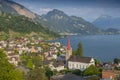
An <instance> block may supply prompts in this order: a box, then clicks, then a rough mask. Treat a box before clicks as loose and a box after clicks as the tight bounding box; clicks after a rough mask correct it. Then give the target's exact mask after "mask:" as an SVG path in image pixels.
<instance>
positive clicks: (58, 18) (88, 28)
mask: <svg viewBox="0 0 120 80" xmlns="http://www.w3.org/2000/svg"><path fill="white" fill-rule="evenodd" d="M0 11H3V12H7V13H10V14H13V15H21V16H25V17H27V18H29V19H31V20H32V21H33V22H36V21H37V22H39V23H40V24H41V25H42V26H43V27H45V28H48V29H50V30H51V31H54V32H56V33H60V34H65V33H77V34H85V35H89V34H104V33H106V32H105V31H104V30H103V29H104V27H106V26H102V25H104V24H103V23H104V22H105V21H106V20H107V19H105V20H104V18H98V19H96V21H94V22H93V23H90V22H88V21H86V20H84V19H83V18H81V17H76V16H68V15H67V14H66V13H64V12H63V11H60V10H58V9H54V10H52V11H50V12H48V13H47V14H45V15H42V16H40V15H37V14H36V13H33V12H32V11H30V10H29V9H27V8H25V7H24V6H22V5H20V4H18V3H16V2H13V1H10V0H0ZM108 19H110V18H108ZM115 20H116V21H117V22H119V19H115ZM115 20H111V19H110V21H111V24H112V23H113V22H112V21H115ZM100 21H102V22H100ZM108 21H109V20H108ZM117 22H116V23H114V24H115V25H116V24H117ZM105 23H106V22H105ZM13 24H14V23H13ZM93 24H94V25H93ZM108 24H109V23H108ZM99 25H100V26H99ZM117 25H118V24H117ZM107 27H108V26H107ZM109 27H110V26H109ZM114 27H115V26H114ZM117 27H119V25H118V26H117ZM16 28H17V27H16ZM35 28H37V27H35ZM110 28H112V27H110ZM39 29H40V28H39Z"/></svg>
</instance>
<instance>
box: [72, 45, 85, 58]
mask: <svg viewBox="0 0 120 80" xmlns="http://www.w3.org/2000/svg"><path fill="white" fill-rule="evenodd" d="M74 54H75V55H79V56H81V57H82V56H83V47H82V43H79V44H78V48H77V50H76V51H75V53H74Z"/></svg>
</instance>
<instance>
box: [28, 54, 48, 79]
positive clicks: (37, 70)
mask: <svg viewBox="0 0 120 80" xmlns="http://www.w3.org/2000/svg"><path fill="white" fill-rule="evenodd" d="M33 59H34V60H33V64H34V65H35V67H34V68H33V69H32V70H31V71H30V73H29V74H28V75H27V79H26V80H47V78H46V75H45V69H44V67H43V65H42V62H41V59H40V57H39V56H37V55H36V56H34V58H33Z"/></svg>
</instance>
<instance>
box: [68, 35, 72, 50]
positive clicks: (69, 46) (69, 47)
mask: <svg viewBox="0 0 120 80" xmlns="http://www.w3.org/2000/svg"><path fill="white" fill-rule="evenodd" d="M70 49H71V45H70V36H68V45H67V50H70Z"/></svg>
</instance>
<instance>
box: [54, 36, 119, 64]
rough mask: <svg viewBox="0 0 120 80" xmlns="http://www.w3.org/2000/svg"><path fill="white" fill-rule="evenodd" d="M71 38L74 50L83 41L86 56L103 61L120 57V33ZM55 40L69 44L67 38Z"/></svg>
mask: <svg viewBox="0 0 120 80" xmlns="http://www.w3.org/2000/svg"><path fill="white" fill-rule="evenodd" d="M70 39H71V46H72V48H73V50H75V49H77V45H78V43H79V42H81V43H82V46H83V51H84V56H89V57H94V58H96V59H99V60H101V61H103V62H105V61H113V59H114V58H120V35H94V36H91V35H90V36H71V37H70ZM54 41H59V42H60V43H61V44H63V45H65V46H66V45H67V38H62V39H58V40H54Z"/></svg>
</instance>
